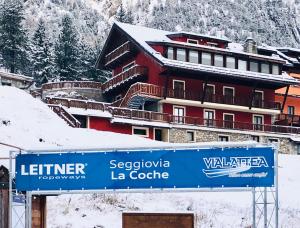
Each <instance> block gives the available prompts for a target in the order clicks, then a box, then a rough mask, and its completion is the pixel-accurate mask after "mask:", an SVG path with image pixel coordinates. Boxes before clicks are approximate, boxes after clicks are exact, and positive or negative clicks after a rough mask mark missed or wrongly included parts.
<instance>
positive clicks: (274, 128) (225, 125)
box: [46, 98, 300, 134]
mask: <svg viewBox="0 0 300 228" xmlns="http://www.w3.org/2000/svg"><path fill="white" fill-rule="evenodd" d="M46 102H47V103H48V104H56V105H63V106H65V107H74V108H83V109H95V110H100V111H107V112H109V113H110V114H111V115H112V117H118V118H124V119H135V120H144V121H155V122H163V123H169V124H183V125H193V126H200V127H201V126H202V127H210V128H218V129H228V130H230V129H232V130H241V131H259V132H272V133H286V134H300V127H291V126H283V125H268V124H253V123H245V122H238V121H225V120H218V119H204V118H201V117H191V116H174V115H171V114H168V113H159V112H151V111H143V110H136V109H127V108H120V107H112V106H111V105H110V104H108V103H101V102H90V101H85V100H76V99H66V98H48V99H47V100H46Z"/></svg>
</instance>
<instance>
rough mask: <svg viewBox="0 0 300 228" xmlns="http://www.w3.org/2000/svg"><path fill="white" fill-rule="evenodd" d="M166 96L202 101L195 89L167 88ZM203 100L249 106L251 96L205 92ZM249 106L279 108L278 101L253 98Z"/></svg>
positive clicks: (201, 94) (201, 95) (201, 96)
mask: <svg viewBox="0 0 300 228" xmlns="http://www.w3.org/2000/svg"><path fill="white" fill-rule="evenodd" d="M168 97H171V98H177V99H186V100H194V101H202V99H203V93H201V92H195V91H185V90H173V89H169V90H168ZM203 101H204V102H211V103H219V104H228V105H239V106H247V107H249V106H250V103H251V98H247V97H235V96H225V95H218V94H206V95H205V96H204V99H203ZM251 107H253V108H265V109H275V110H280V103H279V102H272V101H264V100H257V99H253V100H252V105H251Z"/></svg>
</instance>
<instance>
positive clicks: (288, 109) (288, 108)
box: [287, 105, 296, 115]
mask: <svg viewBox="0 0 300 228" xmlns="http://www.w3.org/2000/svg"><path fill="white" fill-rule="evenodd" d="M290 107H292V108H293V114H290V113H289V111H290ZM295 110H296V108H295V106H294V105H288V107H287V114H288V115H295Z"/></svg>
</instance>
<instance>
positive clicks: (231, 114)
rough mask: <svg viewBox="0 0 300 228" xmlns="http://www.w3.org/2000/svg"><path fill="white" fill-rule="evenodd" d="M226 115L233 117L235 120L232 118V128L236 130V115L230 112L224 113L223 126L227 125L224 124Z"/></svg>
mask: <svg viewBox="0 0 300 228" xmlns="http://www.w3.org/2000/svg"><path fill="white" fill-rule="evenodd" d="M225 115H228V116H233V118H232V128H234V122H235V114H234V113H229V112H223V125H224V124H225V122H224V121H225ZM229 129H230V128H229Z"/></svg>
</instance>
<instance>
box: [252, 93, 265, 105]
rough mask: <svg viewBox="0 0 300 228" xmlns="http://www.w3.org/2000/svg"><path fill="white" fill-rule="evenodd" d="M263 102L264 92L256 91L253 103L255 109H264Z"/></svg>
mask: <svg viewBox="0 0 300 228" xmlns="http://www.w3.org/2000/svg"><path fill="white" fill-rule="evenodd" d="M263 100H264V92H263V91H258V90H255V92H254V97H253V101H252V102H253V103H252V105H253V107H256V108H263Z"/></svg>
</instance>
